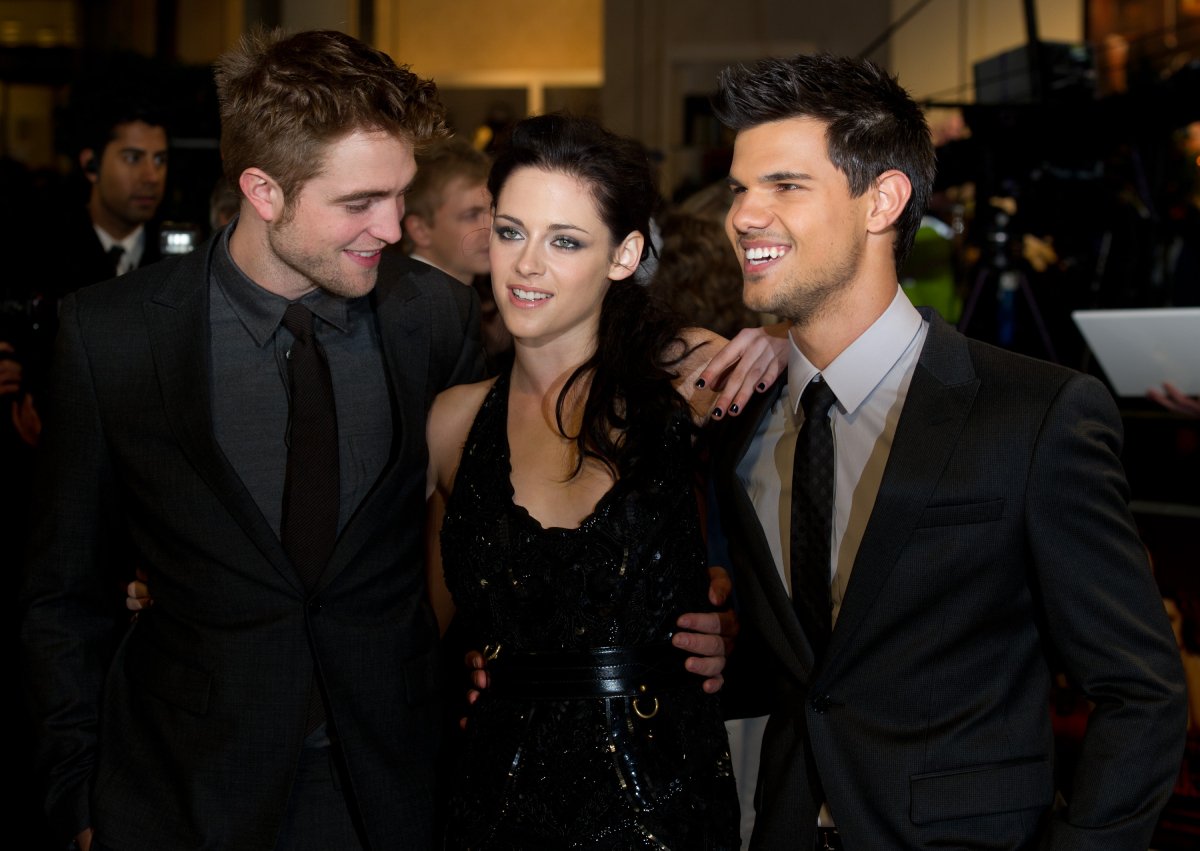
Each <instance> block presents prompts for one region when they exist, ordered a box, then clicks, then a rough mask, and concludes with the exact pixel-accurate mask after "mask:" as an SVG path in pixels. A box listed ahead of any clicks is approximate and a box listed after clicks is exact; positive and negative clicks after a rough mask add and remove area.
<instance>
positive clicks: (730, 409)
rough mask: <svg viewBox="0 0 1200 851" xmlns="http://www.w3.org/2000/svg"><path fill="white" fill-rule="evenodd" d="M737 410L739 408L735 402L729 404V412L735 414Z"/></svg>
mask: <svg viewBox="0 0 1200 851" xmlns="http://www.w3.org/2000/svg"><path fill="white" fill-rule="evenodd" d="M739 410H741V409H740V408H739V407H738V406H737V404H736V403H734V404H732V405H730V406H729V413H731V414H736V413H737V412H738V411H739Z"/></svg>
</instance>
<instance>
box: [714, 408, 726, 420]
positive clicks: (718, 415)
mask: <svg viewBox="0 0 1200 851" xmlns="http://www.w3.org/2000/svg"><path fill="white" fill-rule="evenodd" d="M724 415H725V412H724V411H722V410H721V409H720V408H713V419H714V420H719V419H721V417H723V416H724Z"/></svg>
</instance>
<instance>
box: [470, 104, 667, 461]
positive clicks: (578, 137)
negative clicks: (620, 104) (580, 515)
mask: <svg viewBox="0 0 1200 851" xmlns="http://www.w3.org/2000/svg"><path fill="white" fill-rule="evenodd" d="M522 168H538V169H543V170H545V171H551V172H558V173H560V174H565V175H568V176H570V177H573V178H575V179H576V180H578V181H580V182H581V183H583V184H584V185H585V186H587V187H588V189H589V190H590V192H591V195H592V200H593V201H594V202H595V204H596V210H597V212H598V213H599V214H600V218H601V220H602V221H603V222H604V224H605V225H606V226H607V227H608V231H609V233H610V234H611V236H612V239H613V242H614V243H618V242H620V241H621V240H623V239H625V237H626V236H628V235H629V234H630V233H631V232H633V231H639V232H640V233H641V234H642V235H643V236H644V237H646V247H645V248H644V249H643V252H642V259H645V257H646V256H647V253H648V252H649V250H650V217H651V215H652V214H653V213H654V210H655V208H656V206H657V205H658V202H659V195H658V189H657V186H656V185H655V181H654V173H653V170H652V169H651V167H650V163H649V161H648V159H647V157H646V151H645V148H643V147H642V146H641V145H640V144H639V143H638V142H636V141H634V140H632V139H626V138H624V137H621V136H618V135H616V134H615V133H612V132H610V131H609V130H606V129H605V128H603V127H601V126H600V125H599V124H598V123H596V122H595V121H593V120H591V119H588V118H583V117H580V116H574V115H568V114H563V113H555V114H551V115H540V116H536V117H534V118H527V119H525V120H523V121H520V122H518V123H517V124H516V125H515V126H514V127H513V128H512V132H511V134H510V135H509V137H508V139H507V141H506V143H505V144H504V145H503V146H502V147H501V149H500V150H499V151H498V152H497V155H496V160H495V163H494V164H493V166H492V171H491V175H490V176H489V178H488V190H489V191H490V192H491V193H492V199H493V204H494V203H495V199H496V198H499V197H500V192H501V190H502V189H503V188H504V184H505V183H506V182H507V181H508V179H509V177H511V176H512V174H513V173H514V172H515V171H517V170H518V169H522ZM681 325H682V323H681V320H680V319H679V317H678V316H677V315H675V314H674V313H672V312H671V311H670V310H668V309H667V308H666V307H665V305H663V304H662V303H661V302H659V301H657V300H655V299H652V298H651V297H650V295H649V293H648V292H647V290H646V288H645V287H643V286H642V285H641V284H638V283H635V282H634V281H633V279H632V276H631V277H630V278H626V279H624V280H620V281H613V282H612V283H611V284H610V285H609V288H608V293H607V294H606V295H605V297H604V302H603V304H602V305H601V309H600V329H599V335H598V339H597V342H596V350H595V352H594V353H593V354H592V356H591V357H590V358H588V360H587V361H585V362H584V363H583V364H581V365H580V366H579V367H578V368H577V369H576V370H575V371H574V372H572V373H571V376H570V377H569V378H568V379H567V382H566V384H565V385H564V386H563V389H562V391H561V392H560V393H559V395H558V401H557V404H556V407H555V417H556V421H557V425H558V430H559V431H560V432H561V433H562V434H563V435H564V436H566V437H568V438H570V439H572V440H574V441H575V443H576V447H577V449H578V458H577V461H576V465H575V469H574V470H573V471H572V475H576V474H578V473H579V471H580V470H581V469H582V468H583V464H584V461H585V459H587V458H593V459H596V460H597V461H599V462H601V463H602V464H604V465H605V466H606V467H607V468H608V470H609V471H610V472H611V473H613V474H614V475H615V476H617V477H618V478H629V477H631V476H635V475H636V474H637V472H638V469H639V467H640V463H641V462H642V461H643V460H645V459H646V458H648V457H651V455H652V454H653V453H655V452H656V451H661V446H662V434H663V432H664V430H665V429H667V428H668V427H669V425H670V424H671V422H672V421H673V420H676V419H679V418H684V419H686V420H687V421H689V422H690V418H687V417H686V416H685V415H686V414H687V413H688V406H687V402H686V401H685V400H684V399H683V398H682V397H681V396H680V395H679V393H678V392H676V390H675V388H674V386H673V385H672V383H671V382H672V379H674V378H675V377H676V372H675V369H674V368H675V367H676V366H678V364H679V363H680V362H681V361H682V360H683V359H684V358H685V357H686V356H687V355H688V354H689V353H690V351H689V350H688V349H687V348H686V345H685V343H684V341H683V339H682V337H681V336H680V329H681ZM585 379H590V382H591V383H590V386H589V388H588V392H587V399H586V401H585V402H584V406H583V418H582V421H581V423H580V427H579V432H578V433H577V434H574V435H572V434H569V433H568V432H567V428H566V425H565V423H564V419H563V411H564V408H565V406H566V401H567V399H568V398H569V396H570V393H571V391H572V389H573V388H574V387H575V386H576V385H577V383H578V382H580V381H583V380H585Z"/></svg>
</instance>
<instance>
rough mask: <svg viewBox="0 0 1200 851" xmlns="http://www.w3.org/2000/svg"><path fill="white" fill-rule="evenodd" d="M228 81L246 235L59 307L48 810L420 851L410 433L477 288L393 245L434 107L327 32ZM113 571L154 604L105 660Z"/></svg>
mask: <svg viewBox="0 0 1200 851" xmlns="http://www.w3.org/2000/svg"><path fill="white" fill-rule="evenodd" d="M217 83H218V91H219V94H220V100H221V110H222V157H223V160H224V166H225V169H226V172H227V176H228V178H229V179H230V181H231V182H232V183H234V185H236V186H237V187H238V189H239V191H240V192H241V194H242V196H243V198H242V202H241V214H240V216H239V218H237V219H236V220H235V221H234V222H233V223H232V224H230V225H229V226H228V228H226V229H224V230H222V231H220V232H218V233H217V234H216V236H215V237H214V238H213V239H212V240H211V241H210V242H209V243H208V244H207V245H206V246H204V247H202V248H201V249H199V250H197V251H195V252H193V253H191V254H188V255H185V256H183V257H181V258H178V259H171V260H167V261H162V262H160V263H158V264H155V265H153V266H151V267H148V268H145V269H141V270H138V271H135V272H131V273H129V274H128V275H125V276H124V277H122V278H121V279H119V280H116V281H110V282H108V283H105V284H100V285H97V286H95V287H90V288H85V289H84V290H82V291H80V292H78V293H76V294H74V295H72V296H70V297H68V298H67V300H66V302H65V306H64V309H63V318H62V325H61V332H60V335H59V341H58V346H57V354H56V372H55V381H54V390H53V393H52V394H51V399H50V402H51V404H50V407H49V411H48V414H47V426H46V430H45V434H44V442H43V447H44V466H43V467H42V469H41V472H40V481H39V485H40V488H39V496H38V499H37V507H36V508H35V517H36V520H35V525H34V530H33V533H32V541H31V544H30V548H29V553H30V557H29V564H28V575H27V580H26V584H25V588H24V592H23V598H24V603H25V606H26V608H27V613H26V616H25V620H24V623H23V627H22V634H23V642H24V647H25V671H26V675H27V679H28V682H29V691H30V696H31V698H32V701H33V704H34V706H35V715H36V717H37V719H38V721H39V727H40V729H39V735H40V743H39V766H40V769H41V772H42V774H43V779H44V781H45V782H46V784H47V789H48V796H47V801H48V803H47V806H48V810H49V812H50V815H51V820H52V822H53V824H54V825H55V827H56V828H57V829H58V830H59V831H60V832H61V834H62V835H63V836H64V838H65V837H71V836H73V837H75V838H76V841H77V842H78V843H79V845H80V846H81V847H83V848H85V849H86V848H88V847H92V848H111V849H118V851H123V849H162V848H195V849H199V848H238V849H271V848H279V849H329V848H337V849H354V848H385V847H405V848H417V847H428V846H429V845H430V843H431V841H432V837H431V831H432V828H431V819H432V802H431V797H432V792H431V790H432V787H433V762H434V756H435V751H436V740H437V736H436V735H435V732H436V729H437V717H438V712H437V709H436V701H435V700H434V699H433V698H434V695H435V692H436V684H435V680H436V677H435V669H436V666H435V655H436V654H435V646H436V642H437V629H436V626H435V624H434V620H433V618H432V615H431V611H430V609H429V606H428V604H427V602H426V595H425V585H424V571H423V538H422V535H423V528H424V508H425V468H426V448H425V439H424V435H425V416H426V412H427V409H428V406H429V404H430V403H431V401H432V399H433V397H434V396H435V394H436V393H437V392H439V391H440V390H442V389H443V388H445V387H447V386H449V385H452V384H455V383H457V382H461V381H467V380H474V379H477V378H479V377H480V376H481V375H482V368H483V362H482V355H481V351H480V348H479V345H478V343H477V336H478V304H477V301H476V299H475V297H474V295H473V294H472V292H471V290H470V289H469V288H467V287H462V286H460V285H459V284H458V283H457V282H455V281H453V280H452V279H450V278H448V277H446V276H444V275H442V274H440V273H438V272H437V271H436V270H433V269H430V268H429V267H427V266H424V265H422V264H418V263H416V262H415V261H410V260H408V259H407V258H403V257H399V256H397V255H394V254H391V253H390V252H389V253H387V254H386V256H385V253H384V252H383V250H382V249H383V248H384V246H385V245H387V244H389V243H393V242H395V241H397V240H398V239H399V238H400V220H401V217H402V216H403V214H404V203H403V197H404V192H405V190H406V188H407V186H408V184H409V183H410V181H411V180H412V177H413V175H414V173H415V162H414V148H415V146H417V145H418V144H420V143H422V142H423V141H425V140H428V139H430V138H432V137H433V136H435V135H437V134H438V133H439V132H441V123H442V108H441V106H440V104H439V103H438V101H437V95H436V90H435V88H434V86H433V84H432V83H431V82H429V81H426V80H421V79H419V78H417V77H416V76H415V75H413V74H411V73H410V72H408V71H407V70H406V69H403V68H398V67H397V66H396V65H395V64H394V63H393V62H392V61H391V59H389V58H388V57H387V56H385V55H384V54H382V53H380V52H378V51H376V50H374V49H372V48H370V47H368V46H367V45H365V44H362V43H361V42H358V41H356V40H355V39H352V38H350V37H348V36H346V35H343V34H341V33H335V32H308V33H300V34H297V35H295V36H291V37H287V38H285V37H284V36H282V34H278V33H276V34H270V35H268V34H255V35H252V36H249V37H247V38H246V39H244V40H243V43H242V45H241V46H240V47H239V48H237V49H235V50H233V51H231V52H230V53H228V54H226V55H225V56H224V57H222V58H221V59H220V60H219V62H218V64H217ZM301 363H303V364H306V366H305V367H304V369H305V370H309V371H302V370H301V367H300V366H299V364H301ZM314 400H315V401H314ZM330 462H332V463H330ZM111 565H115V568H116V575H117V576H119V577H123V578H128V577H129V576H130V574H131V573H132V570H133V569H134V568H138V569H143V570H145V571H146V572H147V574H148V576H149V581H150V584H151V586H152V588H153V593H154V597H155V605H154V607H153V608H152V609H150V610H148V611H146V612H143V613H142V614H141V616H140V617H139V619H138V620H137V622H136V623H135V624H134V625H133V627H132V628H131V629H129V630H127V631H126V632H125V633H124V635H123V636H122V638H121V641H120V643H119V645H118V646H117V648H116V650H115V653H112V652H111V648H110V647H109V644H108V642H107V640H106V639H107V638H108V637H109V636H110V635H111V634H112V627H113V619H112V617H111V609H112V606H111V601H112V600H113V599H119V597H120V595H121V590H120V588H121V582H120V580H116V581H111V582H110V581H109V578H108V577H109V575H110V574H111V573H112V571H111V570H110V569H109V568H110V566H111ZM114 595H115V597H114Z"/></svg>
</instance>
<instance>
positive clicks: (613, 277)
mask: <svg viewBox="0 0 1200 851" xmlns="http://www.w3.org/2000/svg"><path fill="white" fill-rule="evenodd" d="M645 246H646V238H645V237H644V236H642V232H641V231H636V230H635V231H630V232H629V236H627V237H625V238H624V239H623V240H621V244H620V245H618V246H617V249H616V251H614V252H613V262H612V265H611V266H609V268H608V279H609V280H610V281H621V280H624V279H625V278H628V277H629V276H630V275H632V274H633V273H634V272H636V271H637V267H638V264H639V263H641V262H642V249H643V248H645Z"/></svg>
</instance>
